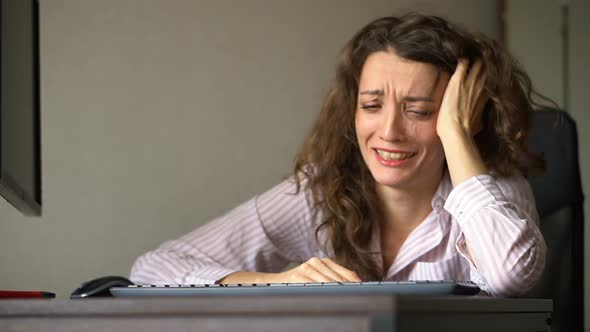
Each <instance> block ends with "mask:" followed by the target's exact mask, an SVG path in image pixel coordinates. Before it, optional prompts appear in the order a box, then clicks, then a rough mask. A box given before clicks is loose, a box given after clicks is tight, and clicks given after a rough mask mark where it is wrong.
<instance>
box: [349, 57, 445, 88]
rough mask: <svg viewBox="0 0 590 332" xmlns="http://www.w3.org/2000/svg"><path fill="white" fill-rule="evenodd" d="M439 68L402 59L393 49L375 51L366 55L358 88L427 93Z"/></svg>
mask: <svg viewBox="0 0 590 332" xmlns="http://www.w3.org/2000/svg"><path fill="white" fill-rule="evenodd" d="M441 74H443V72H441V70H440V69H438V68H437V67H436V66H434V65H432V64H428V63H423V62H417V61H412V60H407V59H403V58H401V57H399V56H397V55H396V54H395V52H394V51H380V52H375V53H372V54H371V55H369V57H367V60H366V61H365V64H364V65H363V69H362V72H361V78H360V82H359V90H362V89H385V90H390V89H394V90H404V91H406V92H407V91H410V90H411V91H415V92H420V93H427V92H429V91H432V89H433V88H434V87H435V85H436V83H437V81H439V79H440V78H441V76H443V77H444V76H445V75H441Z"/></svg>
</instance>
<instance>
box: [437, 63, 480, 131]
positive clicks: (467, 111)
mask: <svg viewBox="0 0 590 332" xmlns="http://www.w3.org/2000/svg"><path fill="white" fill-rule="evenodd" d="M468 66H469V62H468V60H466V59H461V60H459V63H458V64H457V69H455V73H454V74H453V76H451V79H450V80H449V83H448V85H447V88H446V90H445V95H444V97H443V100H442V103H441V106H440V111H439V115H438V122H437V126H436V131H437V133H438V134H439V136H442V135H445V134H447V133H448V132H449V131H456V130H461V131H463V133H465V134H468V135H470V136H474V135H475V134H477V133H478V132H479V131H480V130H481V128H482V113H483V109H484V106H485V104H486V101H487V100H488V97H487V95H486V94H485V89H484V88H485V77H484V76H483V73H484V71H483V65H482V62H481V61H480V60H477V61H475V63H474V64H473V66H471V68H468Z"/></svg>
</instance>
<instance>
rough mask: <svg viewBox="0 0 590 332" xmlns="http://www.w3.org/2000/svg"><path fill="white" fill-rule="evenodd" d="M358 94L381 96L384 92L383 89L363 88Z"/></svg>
mask: <svg viewBox="0 0 590 332" xmlns="http://www.w3.org/2000/svg"><path fill="white" fill-rule="evenodd" d="M359 94H361V95H373V96H383V94H384V92H383V90H379V89H376V90H365V91H361V92H360V93H359Z"/></svg>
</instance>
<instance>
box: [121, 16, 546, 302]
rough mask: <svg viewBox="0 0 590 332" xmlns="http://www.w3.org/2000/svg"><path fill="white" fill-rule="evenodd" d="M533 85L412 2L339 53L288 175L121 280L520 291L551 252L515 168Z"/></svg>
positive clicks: (500, 54) (523, 167)
mask: <svg viewBox="0 0 590 332" xmlns="http://www.w3.org/2000/svg"><path fill="white" fill-rule="evenodd" d="M530 95H531V84H530V80H529V78H528V76H527V75H526V74H525V73H524V72H523V70H522V69H521V68H520V67H519V66H518V65H517V64H516V63H515V62H514V60H512V59H511V58H510V56H509V55H508V54H507V53H506V52H505V51H504V50H503V49H502V48H501V47H500V46H499V45H497V44H496V43H495V42H494V41H493V40H491V39H489V38H487V37H485V36H483V35H474V34H470V33H468V32H467V31H464V30H462V29H460V28H458V27H455V26H453V25H451V24H450V23H448V22H446V21H445V20H443V19H441V18H438V17H431V16H423V15H418V14H409V15H405V16H403V17H385V18H382V19H378V20H375V21H373V22H371V23H369V24H368V25H367V26H365V27H364V28H363V29H361V30H360V31H359V32H358V33H357V34H356V35H355V36H354V37H353V38H352V39H351V40H350V41H349V42H348V43H347V45H346V46H345V47H344V49H343V50H342V52H341V57H340V59H339V63H338V66H337V70H336V79H335V80H334V83H333V85H332V87H331V89H330V90H329V93H328V95H327V97H326V99H325V101H324V104H323V107H322V109H321V112H320V114H319V117H318V119H317V121H316V123H315V126H314V128H313V129H312V130H311V132H310V134H309V135H308V137H307V138H306V141H305V142H304V144H303V147H302V149H301V151H300V153H299V155H298V157H297V160H296V164H295V170H294V175H293V177H292V178H290V179H288V180H285V181H284V182H282V183H280V184H279V185H278V186H276V187H274V188H273V189H271V190H269V191H268V192H266V193H264V194H262V195H259V196H257V197H255V198H253V199H251V200H250V201H248V202H246V203H244V204H242V205H241V206H239V207H237V208H235V209H234V210H232V211H230V212H229V213H228V214H226V215H225V216H222V217H220V218H218V219H216V220H214V221H212V222H211V223H209V224H207V225H205V226H203V227H201V228H199V229H197V230H195V231H193V232H191V233H189V234H187V235H185V236H183V237H181V238H179V239H177V240H173V241H169V242H166V243H164V244H163V245H162V246H160V248H158V249H156V250H154V251H152V252H149V253H146V254H145V255H143V256H141V257H140V258H139V259H138V260H137V261H136V263H135V264H134V266H133V269H132V272H131V279H132V280H133V281H135V282H137V283H181V284H182V283H188V284H196V283H215V282H218V283H239V282H243V283H247V282H312V281H316V282H319V281H361V280H409V279H411V280H417V279H430V280H438V279H456V280H472V281H474V282H475V283H477V284H478V285H479V286H480V288H481V289H482V290H483V291H485V292H487V293H490V294H493V295H500V296H513V295H518V294H520V293H523V292H524V291H526V290H528V289H529V288H530V287H532V285H534V283H535V281H536V280H537V279H538V278H539V276H540V274H541V272H542V270H543V267H544V259H545V251H546V246H545V243H544V241H543V238H542V236H541V234H540V231H539V228H538V225H537V224H538V215H537V212H536V208H535V203H534V198H533V196H532V192H531V189H530V187H529V186H528V183H527V181H526V180H525V179H524V178H523V175H524V174H527V172H530V171H532V170H534V169H539V168H542V161H540V160H539V159H536V158H535V157H534V156H532V155H530V154H529V153H528V152H527V150H526V147H525V143H524V141H525V138H526V133H527V127H528V123H529V118H530V116H531V113H532V106H531V104H532V100H531V98H530ZM289 263H296V264H297V265H296V266H295V267H294V268H291V269H289V270H286V271H283V272H280V271H282V270H283V269H284V268H285V267H286V266H287V265H288V264H289Z"/></svg>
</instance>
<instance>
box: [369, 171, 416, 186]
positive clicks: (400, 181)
mask: <svg viewBox="0 0 590 332" xmlns="http://www.w3.org/2000/svg"><path fill="white" fill-rule="evenodd" d="M371 173H372V175H373V178H374V179H375V182H377V184H380V185H382V186H386V187H391V188H404V187H406V186H407V185H408V184H409V183H410V182H411V181H412V177H411V176H407V175H406V176H403V175H401V174H383V173H382V172H378V173H377V174H376V173H374V172H371Z"/></svg>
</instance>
